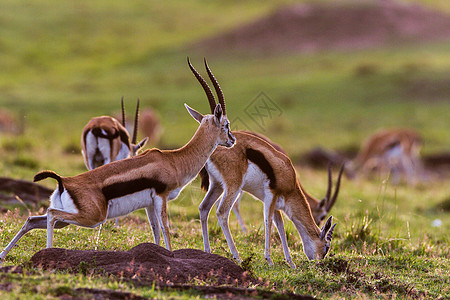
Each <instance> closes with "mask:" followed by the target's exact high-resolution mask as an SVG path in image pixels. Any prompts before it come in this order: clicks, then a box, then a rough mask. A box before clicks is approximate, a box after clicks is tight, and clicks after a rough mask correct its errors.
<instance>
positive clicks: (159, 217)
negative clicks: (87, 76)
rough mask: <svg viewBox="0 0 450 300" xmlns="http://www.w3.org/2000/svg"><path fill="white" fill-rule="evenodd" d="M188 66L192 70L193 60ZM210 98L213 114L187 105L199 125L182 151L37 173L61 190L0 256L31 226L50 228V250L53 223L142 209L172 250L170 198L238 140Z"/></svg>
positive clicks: (98, 219) (91, 223)
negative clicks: (70, 172)
mask: <svg viewBox="0 0 450 300" xmlns="http://www.w3.org/2000/svg"><path fill="white" fill-rule="evenodd" d="M188 64H189V67H190V68H191V69H192V70H194V69H193V67H192V66H191V64H190V62H189V59H188ZM195 73H196V72H195ZM195 73H194V74H195ZM207 96H208V101H209V104H210V107H211V110H212V111H213V112H214V114H212V115H202V114H201V113H199V112H197V111H196V110H194V109H192V108H190V107H189V106H187V105H185V106H186V108H187V110H188V112H189V113H190V114H191V116H192V117H193V118H194V119H195V120H197V121H198V122H199V123H200V126H199V127H198V129H197V131H196V132H195V134H194V136H193V137H192V138H191V140H190V141H189V142H188V143H187V144H186V145H184V146H183V147H182V148H180V149H176V150H159V149H152V150H146V151H145V152H143V153H142V154H139V155H137V156H135V157H132V158H128V159H123V160H119V161H115V162H112V163H109V164H106V165H104V166H101V167H99V168H96V169H93V170H91V171H88V172H86V173H82V174H80V175H77V176H74V177H61V176H59V175H57V174H56V173H54V172H52V171H42V172H39V173H38V174H36V175H35V177H34V181H40V180H42V179H45V178H48V177H50V178H53V179H56V180H57V182H58V188H57V189H56V190H55V191H54V192H53V194H52V195H51V196H50V207H49V208H48V209H47V214H46V215H44V216H36V217H34V216H33V217H29V218H28V219H27V221H26V223H25V225H24V226H23V227H22V229H21V230H20V231H19V233H17V235H16V236H15V237H14V238H13V240H12V241H11V242H10V243H9V244H8V246H7V247H6V248H5V249H4V250H3V251H2V252H1V253H0V260H1V259H3V258H4V257H5V256H6V255H7V253H8V252H9V251H10V250H11V248H12V247H14V245H15V244H16V243H17V241H18V240H19V239H20V238H21V237H22V236H23V235H24V234H25V233H26V232H27V231H29V230H31V229H34V228H47V248H49V247H52V245H53V229H54V228H55V227H56V228H61V227H64V226H66V225H68V224H74V225H78V226H83V227H90V228H93V227H96V226H98V225H99V224H102V223H104V222H105V221H106V220H107V219H110V218H115V217H118V216H123V215H126V214H129V213H131V212H133V211H135V210H137V209H139V208H145V209H146V211H147V215H148V218H149V221H150V223H151V225H152V226H158V223H159V226H161V228H162V232H163V237H164V242H165V244H166V248H167V249H169V250H171V244H170V236H169V222H168V216H167V201H168V199H174V198H176V197H177V196H178V194H179V193H180V192H181V190H182V189H183V188H184V187H185V186H186V185H187V184H188V183H189V182H191V181H192V180H193V179H194V178H195V177H196V176H197V174H198V172H200V170H201V169H202V168H203V166H204V165H205V163H206V161H207V160H208V158H209V156H210V155H211V154H212V153H213V152H214V150H215V149H216V148H217V146H218V145H222V146H225V147H232V146H233V145H234V144H235V141H236V140H235V138H234V136H233V135H232V134H231V132H230V129H229V128H230V127H229V121H228V119H227V117H226V115H225V114H223V113H222V106H221V105H220V104H217V105H216V103H215V99H214V96H213V95H212V94H211V93H210V94H207ZM223 105H224V103H223ZM159 226H158V227H159ZM153 229H154V228H153ZM158 231H159V228H158ZM154 232H155V231H154ZM155 240H159V236H158V237H156V236H155Z"/></svg>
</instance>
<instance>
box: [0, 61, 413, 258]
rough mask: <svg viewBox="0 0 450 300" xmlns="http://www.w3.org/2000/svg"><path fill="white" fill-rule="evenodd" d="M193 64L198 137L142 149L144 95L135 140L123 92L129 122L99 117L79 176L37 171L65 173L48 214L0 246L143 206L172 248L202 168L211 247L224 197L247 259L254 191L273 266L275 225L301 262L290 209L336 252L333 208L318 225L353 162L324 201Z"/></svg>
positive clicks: (310, 237) (319, 244)
mask: <svg viewBox="0 0 450 300" xmlns="http://www.w3.org/2000/svg"><path fill="white" fill-rule="evenodd" d="M188 65H189V68H190V69H191V71H192V72H193V74H194V75H195V77H196V78H197V80H198V81H199V83H200V84H201V86H202V88H203V89H204V91H205V93H206V96H207V99H208V102H209V105H210V109H211V114H207V115H202V114H201V113H199V112H197V111H196V110H194V109H192V108H190V107H189V106H188V105H186V104H185V106H186V108H187V110H188V112H189V114H190V115H191V116H192V117H193V118H194V119H195V120H196V121H197V122H198V123H199V124H200V125H199V127H198V129H197V131H196V132H195V134H194V136H193V137H192V138H191V140H190V141H189V142H188V143H187V144H186V145H184V146H183V147H181V148H179V149H176V150H159V149H151V150H146V151H144V152H143V153H141V154H137V152H138V150H139V149H140V148H142V147H143V146H144V145H145V143H146V142H147V139H144V140H143V141H141V142H140V143H138V144H136V137H137V128H138V110H139V100H138V104H137V108H136V116H135V125H134V133H133V138H132V139H131V140H130V137H129V134H128V131H127V130H126V128H125V112H124V107H123V99H122V123H120V122H119V121H117V120H116V119H114V118H112V117H105V116H103V117H97V118H93V119H92V120H91V121H90V122H89V123H88V124H87V125H86V127H85V128H84V130H83V134H82V153H83V156H84V159H85V163H86V167H87V168H88V169H89V171H88V172H86V173H82V174H80V175H77V176H74V177H62V176H59V175H58V174H56V173H54V172H52V171H42V172H39V173H38V174H36V175H35V177H34V181H40V180H42V179H45V178H49V177H50V178H53V179H55V180H56V181H57V183H58V187H57V188H56V190H55V191H54V192H53V194H52V195H51V197H50V206H49V208H48V209H47V213H46V214H45V215H43V216H31V217H29V218H28V219H27V221H26V222H25V224H24V225H23V227H22V228H21V230H20V231H19V232H18V233H17V234H16V236H15V237H14V238H13V239H12V240H11V242H10V243H9V244H8V245H7V247H6V248H5V249H4V250H3V251H2V252H1V253H0V261H1V260H3V259H4V258H5V256H6V255H7V254H8V252H9V251H10V250H11V249H12V248H13V247H14V246H15V245H16V244H17V242H18V241H19V239H20V238H21V237H22V236H23V235H24V234H26V233H27V232H28V231H30V230H32V229H37V228H40V229H47V248H49V247H52V245H53V231H54V228H58V229H59V228H63V227H65V226H67V225H69V224H74V225H78V226H83V227H90V228H93V227H96V226H98V225H100V224H103V223H104V222H105V221H106V220H108V219H111V218H116V217H119V216H124V215H127V214H129V213H131V212H133V211H135V210H137V209H140V208H145V210H146V213H147V217H148V220H149V223H150V226H151V228H152V231H153V235H154V240H155V243H156V244H160V231H161V230H162V235H163V238H164V242H165V245H166V248H167V249H169V250H171V243H170V236H169V221H168V215H167V202H168V201H170V200H173V199H175V198H177V196H178V195H179V193H180V192H181V190H182V189H183V188H184V187H186V186H187V185H188V184H189V183H190V182H191V181H192V180H193V179H194V178H195V177H196V176H197V175H198V174H200V177H201V181H202V188H204V189H205V190H207V193H206V195H205V197H204V199H203V201H202V202H201V204H200V207H199V211H200V219H201V226H202V234H203V242H204V249H205V251H206V252H211V248H210V244H209V236H208V225H207V221H208V216H209V212H210V210H211V208H212V206H213V205H214V204H215V203H216V202H217V200H219V203H218V205H217V217H218V220H219V224H220V226H221V228H222V230H223V232H224V235H225V238H226V241H227V243H228V246H229V248H230V251H231V253H232V255H233V257H234V258H235V259H236V260H237V261H240V257H239V253H238V251H237V249H236V246H235V244H234V241H233V238H232V236H231V233H230V229H229V225H228V220H229V215H230V211H231V209H233V210H234V212H235V214H236V216H237V218H238V220H239V223H240V225H241V227H242V228H243V230H244V231H245V230H246V227H245V224H244V222H243V220H242V217H241V215H240V211H239V202H240V199H241V196H242V193H243V192H244V191H245V192H247V193H249V194H251V195H253V196H254V197H255V198H257V199H259V200H261V201H262V202H263V206H264V208H263V212H264V227H265V258H266V260H267V262H268V263H269V264H272V260H271V255H270V240H271V238H270V235H271V231H272V223H274V224H275V226H276V228H277V231H278V233H279V236H280V240H281V242H282V247H283V251H284V255H285V259H286V261H287V262H288V264H289V265H290V266H291V267H295V265H294V263H293V261H292V258H291V255H290V253H289V248H288V245H287V240H286V233H285V230H284V224H283V218H282V215H281V211H284V213H285V214H286V215H287V217H288V218H289V219H290V220H291V221H292V222H293V224H294V226H295V227H296V228H297V230H298V232H299V234H300V236H301V239H302V244H303V249H304V252H305V254H306V256H307V257H308V259H310V260H314V259H322V258H324V257H325V256H326V254H327V253H328V251H329V249H330V244H331V238H332V233H333V230H334V227H335V226H336V224H334V225H332V216H330V217H329V218H328V219H327V221H326V222H325V225H323V227H322V228H319V227H318V225H319V224H320V222H321V221H322V220H323V219H324V218H325V216H326V215H327V214H328V212H329V210H330V209H331V207H332V206H333V204H334V203H335V201H336V198H337V196H338V192H339V186H340V180H341V175H342V172H343V171H344V166H342V167H341V169H340V171H339V175H338V179H337V185H336V189H335V192H334V193H333V196H331V189H332V176H331V168H330V167H329V168H328V188H327V192H326V195H325V197H324V198H323V199H322V200H318V199H316V198H314V197H312V196H311V195H309V194H308V193H307V192H306V191H305V190H304V189H303V187H302V186H301V184H300V182H299V180H298V179H297V176H296V172H295V169H294V167H293V165H292V162H291V160H290V159H289V158H288V157H287V155H286V153H285V151H284V150H283V149H282V148H281V147H280V146H279V145H277V144H275V143H273V142H271V141H270V140H269V139H267V138H266V137H264V136H262V135H259V134H257V133H253V132H248V131H236V132H232V131H231V130H230V122H229V121H228V118H227V115H226V108H225V99H224V95H223V92H222V90H221V88H220V86H219V84H218V82H217V80H216V78H215V77H214V75H213V74H212V72H211V70H210V69H209V67H208V65H207V63H206V60H205V67H206V71H207V74H208V76H209V78H210V80H211V82H212V84H213V86H214V88H215V91H216V94H217V97H218V100H219V104H216V100H215V97H214V95H213V93H212V91H211V89H210V87H209V86H208V84H207V83H206V81H205V80H204V79H203V78H202V76H201V75H200V74H199V73H198V72H197V71H196V70H195V69H194V67H193V66H192V65H191V63H190V61H189V59H188ZM396 147H397V144H395V145H393V146H391V148H393V149H396ZM414 147H415V146H414ZM414 147H411V148H414ZM401 148H402V149H406V148H407V146H406V142H405V144H401ZM394 152H395V151H394ZM397 152H398V151H397ZM391 156H392V154H391Z"/></svg>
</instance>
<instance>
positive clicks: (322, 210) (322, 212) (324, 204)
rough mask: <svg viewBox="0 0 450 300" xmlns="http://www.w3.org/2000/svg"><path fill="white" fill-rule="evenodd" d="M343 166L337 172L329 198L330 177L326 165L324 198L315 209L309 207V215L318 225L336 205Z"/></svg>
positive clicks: (329, 166) (329, 165)
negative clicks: (326, 177) (325, 191)
mask: <svg viewBox="0 0 450 300" xmlns="http://www.w3.org/2000/svg"><path fill="white" fill-rule="evenodd" d="M344 166H345V165H344V164H343V165H342V166H341V168H340V170H339V175H338V179H337V182H336V189H335V190H334V193H333V196H332V197H331V189H332V188H333V182H332V175H331V164H328V188H327V193H326V194H325V197H323V198H322V200H320V202H319V204H318V205H317V206H316V207H311V213H312V215H313V218H314V221H315V222H316V224H317V225H319V224H320V223H321V222H322V221H323V220H324V219H325V217H326V216H327V215H328V213H329V212H330V210H331V208H332V207H333V205H334V204H335V203H336V199H337V197H338V195H339V188H340V185H341V177H342V172H343V171H344Z"/></svg>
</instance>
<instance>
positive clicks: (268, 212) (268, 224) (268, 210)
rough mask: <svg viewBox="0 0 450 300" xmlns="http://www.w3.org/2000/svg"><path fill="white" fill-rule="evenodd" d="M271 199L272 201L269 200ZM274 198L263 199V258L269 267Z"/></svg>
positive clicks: (270, 262)
mask: <svg viewBox="0 0 450 300" xmlns="http://www.w3.org/2000/svg"><path fill="white" fill-rule="evenodd" d="M269 199H272V200H269ZM275 202H276V198H275V197H274V196H271V195H270V196H266V198H265V199H264V228H265V247H264V257H265V258H266V260H267V263H268V264H269V265H272V264H273V262H272V259H271V258H270V234H271V233H272V222H273V214H274V211H275Z"/></svg>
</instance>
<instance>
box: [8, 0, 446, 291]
mask: <svg viewBox="0 0 450 300" xmlns="http://www.w3.org/2000/svg"><path fill="white" fill-rule="evenodd" d="M289 2H290V1H283V2H282V3H289ZM421 2H422V3H425V4H426V5H428V6H431V7H436V8H439V9H443V10H445V11H448V10H449V7H448V4H447V2H443V1H425V0H424V1H421ZM277 5H279V2H277V1H264V2H263V3H260V2H256V1H233V2H225V1H217V2H211V3H210V2H205V1H194V0H189V1H184V2H183V3H179V2H175V1H166V2H164V3H156V2H148V1H138V0H134V1H128V2H126V3H125V2H124V3H111V2H110V1H95V2H92V1H91V2H89V1H78V2H76V3H70V4H67V3H66V4H64V5H63V4H61V3H59V2H58V3H56V2H54V1H50V0H40V1H34V2H33V3H32V4H30V3H28V2H24V1H3V2H2V4H0V24H1V26H0V69H1V70H2V72H0V106H1V107H2V108H4V109H7V110H8V111H10V112H11V113H12V114H13V115H14V116H15V117H16V118H17V119H21V118H23V119H24V124H25V125H24V128H25V131H24V134H23V135H20V136H15V135H8V134H2V135H0V158H1V159H0V174H1V175H2V176H9V177H14V178H22V179H27V180H31V178H32V177H33V175H34V174H35V173H36V172H37V171H39V170H42V169H51V170H54V171H56V172H58V173H59V174H61V175H65V176H69V175H75V174H78V173H81V172H84V171H85V167H84V164H83V161H82V158H81V155H80V153H79V149H80V148H79V147H80V146H79V139H80V135H81V130H82V128H83V126H84V125H85V124H86V123H87V121H88V120H89V119H90V118H91V117H93V116H97V115H102V114H112V113H114V112H117V111H118V110H119V99H120V97H121V96H125V100H126V105H127V108H128V110H129V111H132V110H133V105H134V101H135V99H136V98H137V97H140V98H141V101H142V102H141V103H142V106H143V107H146V106H150V107H153V108H155V109H156V110H157V111H158V113H159V115H160V116H161V121H162V126H163V128H164V134H163V137H162V141H161V145H160V146H161V148H166V147H171V146H179V145H182V144H184V143H186V142H187V141H188V139H189V138H190V137H191V136H192V134H193V133H194V131H195V129H196V126H197V125H196V122H195V121H193V120H192V119H191V118H190V117H189V116H188V114H187V113H186V111H185V110H184V108H183V105H182V104H183V103H184V102H186V103H188V104H189V105H191V106H192V107H194V108H196V109H198V110H200V111H202V112H205V113H206V112H207V104H206V102H205V99H204V98H205V97H204V95H203V93H202V91H201V89H200V87H199V86H198V84H197V83H196V81H195V79H193V76H192V75H191V73H190V72H189V70H188V68H187V66H186V61H185V60H186V56H187V55H189V56H190V57H191V60H192V62H193V64H194V65H195V66H196V67H197V68H198V69H199V70H201V71H202V66H201V59H202V57H203V56H204V55H205V53H195V52H194V51H191V50H188V48H186V45H187V44H189V43H192V42H194V41H196V40H198V39H201V38H203V37H206V36H209V35H212V34H214V33H216V32H220V31H224V30H227V29H228V28H231V27H233V26H235V24H237V23H242V22H246V21H247V20H248V19H251V18H257V17H259V16H261V15H263V14H264V13H266V12H267V11H269V10H270V9H272V8H274V7H276V6H277ZM238 12H239V13H238ZM449 50H450V49H449V45H448V44H445V43H437V44H431V45H406V46H398V47H392V48H381V49H372V50H364V51H348V52H339V53H333V52H328V53H317V54H308V55H298V54H297V55H284V56H273V57H251V56H237V57H234V56H229V57H227V56H221V57H217V56H213V55H208V53H206V55H207V56H208V58H209V63H210V65H211V67H212V69H213V71H214V72H215V74H216V75H217V77H218V78H219V81H220V83H221V85H222V88H223V90H224V92H225V95H226V99H227V111H228V115H229V118H230V120H231V122H232V124H231V125H232V127H233V124H235V123H237V122H233V121H236V120H238V118H239V120H242V121H243V122H244V124H245V125H246V128H247V129H251V130H255V131H259V132H262V133H264V134H266V135H267V136H269V137H270V138H271V139H272V140H274V141H275V142H277V143H279V144H281V145H282V146H283V147H284V148H285V149H286V150H287V152H288V153H289V154H290V155H291V156H293V157H295V156H298V155H300V154H301V153H303V152H304V151H307V150H310V149H311V148H312V147H314V146H322V147H325V148H330V149H339V148H346V147H349V146H355V145H356V146H357V145H359V144H360V143H361V141H362V140H363V139H364V138H366V137H367V136H368V135H369V134H371V133H373V131H375V130H377V129H379V128H381V127H394V126H395V127H397V126H399V127H412V128H416V129H417V130H419V131H420V132H421V133H422V135H423V136H424V139H425V146H424V149H423V153H425V154H430V153H434V152H441V151H445V150H448V145H449V144H450V135H449V134H448V130H449V126H448V121H447V119H448V92H445V91H448V88H447V90H446V89H445V86H446V84H448V80H449V76H450V74H449V72H448V70H449V67H450V59H449V58H448V52H449ZM202 73H203V72H202ZM430 83H431V86H432V88H427V87H428V86H430ZM417 86H419V87H422V88H418V89H417ZM442 91H443V92H442ZM261 92H263V93H264V94H265V95H266V96H268V97H269V98H270V99H271V100H272V101H273V102H274V103H275V104H276V105H277V107H278V108H279V109H280V111H281V113H279V114H277V115H274V116H273V117H272V118H269V119H266V120H264V121H265V123H264V125H263V126H261V123H260V122H258V120H257V121H256V122H255V121H254V120H253V119H252V118H251V117H250V116H249V115H248V114H247V113H246V109H247V108H248V106H249V105H250V104H251V103H252V101H253V100H254V99H255V98H256V97H257V96H258V95H259V94H260V93H261ZM180 124H182V126H180ZM237 125H238V124H237ZM237 125H235V126H236V127H237ZM241 125H242V124H241ZM297 171H298V177H299V178H300V180H301V182H302V185H303V186H304V187H305V188H306V189H307V190H308V191H309V192H310V193H311V194H313V195H315V196H317V197H320V196H321V195H323V194H324V193H325V186H326V174H325V172H324V171H318V170H311V169H308V168H305V167H303V166H298V168H297ZM384 179H385V178H381V179H374V180H372V181H356V182H349V181H347V180H344V181H343V184H342V189H341V194H340V197H339V200H338V203H337V205H336V207H335V208H333V211H332V214H333V216H334V217H335V218H336V220H337V222H338V227H337V228H336V232H335V236H334V238H333V244H332V249H331V250H330V252H331V256H330V257H329V258H327V259H326V260H324V261H321V262H309V261H307V259H306V256H305V255H304V253H303V251H302V245H301V240H300V237H299V235H298V233H297V232H296V230H295V228H294V227H293V225H292V224H291V223H290V222H286V231H287V234H288V241H289V246H290V249H291V252H292V255H293V258H294V262H295V263H296V264H297V266H298V268H297V269H295V270H293V269H290V268H288V266H287V265H286V263H284V260H283V254H282V249H281V247H280V242H279V238H278V237H276V236H275V234H274V235H273V242H272V245H273V246H272V251H273V252H272V253H273V254H272V256H273V261H274V266H272V267H270V266H268V265H267V264H266V263H265V260H264V256H263V248H264V240H263V227H262V226H263V224H262V222H261V219H262V205H261V204H260V203H259V202H256V201H255V200H253V199H251V198H250V197H249V196H244V197H245V198H244V199H243V201H242V209H241V210H242V212H243V216H244V218H245V220H246V223H247V224H248V225H249V233H248V234H243V233H242V232H241V231H240V230H239V226H238V223H237V221H236V219H235V218H234V216H231V221H230V223H231V230H232V234H233V237H234V239H235V241H236V245H237V248H238V250H239V251H240V254H241V256H242V258H244V259H245V261H246V264H245V267H246V268H248V269H251V270H252V272H253V273H254V274H255V276H256V277H261V278H265V279H266V280H268V281H269V283H268V285H267V287H266V288H268V289H274V290H278V291H283V290H286V291H294V292H296V293H300V294H311V295H314V296H317V297H319V298H325V299H327V298H331V299H333V298H334V299H339V298H405V297H410V298H415V297H419V298H420V297H424V298H430V299H436V298H439V297H449V294H450V291H449V289H448V286H449V277H450V276H449V275H450V269H449V267H448V266H449V258H450V247H449V246H448V244H449V240H448V236H449V233H450V232H449V228H450V220H449V218H448V212H445V211H444V210H443V209H436V207H438V206H439V205H440V204H441V203H444V201H445V200H446V199H448V191H447V189H446V188H445V187H446V186H447V185H448V180H446V181H443V182H431V183H427V184H426V185H423V186H419V187H416V188H410V187H407V186H402V185H400V186H397V187H395V186H392V185H390V184H389V183H388V182H387V181H384ZM44 183H45V184H46V185H47V186H49V187H54V182H52V181H50V180H49V181H47V182H44ZM199 186H200V184H199V182H198V180H196V181H194V183H193V184H191V185H190V186H189V187H188V188H186V189H185V190H184V191H183V193H182V194H181V195H180V197H179V198H178V199H177V200H175V201H173V202H171V203H170V204H169V213H170V222H171V233H172V234H171V237H172V242H173V248H174V249H180V248H187V247H190V248H196V249H202V247H203V243H202V237H201V228H200V224H199V217H198V204H199V202H200V201H201V199H202V197H203V196H204V193H203V192H201V191H200V188H199ZM8 208H9V209H10V210H9V211H8V212H6V213H2V214H1V218H0V244H1V245H6V244H7V243H8V242H9V240H10V239H11V238H12V236H13V235H14V234H15V233H16V232H17V231H18V230H19V229H20V227H21V226H22V224H23V222H24V221H25V219H26V217H27V216H28V215H29V214H30V213H31V214H33V215H34V214H42V213H44V212H45V210H44V209H43V208H42V207H26V208H25V207H23V206H22V205H20V206H18V207H15V206H14V205H9V206H8ZM436 219H439V220H441V221H442V225H441V226H440V227H433V225H432V222H433V221H434V220H436ZM209 222H210V223H209V226H210V241H211V245H213V252H214V253H217V254H221V255H224V256H228V257H229V251H228V246H227V244H226V242H225V239H224V236H223V234H222V231H221V229H220V227H218V225H217V219H216V217H215V214H214V213H212V214H211V217H210V221H209ZM97 234H98V231H97V230H89V229H83V228H77V227H73V226H69V227H67V228H65V229H62V230H59V231H57V232H56V234H55V246H56V247H64V248H69V249H93V248H95V247H97V248H98V249H99V250H127V249H130V248H132V247H133V246H136V245H138V244H139V243H143V242H149V241H152V236H151V233H150V228H149V226H148V224H147V222H146V218H145V214H144V213H143V212H142V211H139V212H136V213H134V214H132V215H131V216H129V217H127V218H124V219H123V221H121V226H120V227H119V228H115V227H113V225H112V223H107V225H106V226H104V229H103V230H102V231H101V234H100V239H98V240H97ZM44 245H45V232H44V231H35V232H30V233H29V234H28V235H27V236H25V237H24V238H23V239H22V240H21V241H20V242H19V244H18V246H17V247H16V248H15V249H14V250H12V251H11V252H10V255H9V256H8V257H7V259H6V262H5V265H23V266H25V269H26V272H25V274H24V275H20V274H0V276H1V277H2V280H1V282H2V283H1V284H0V294H1V295H2V296H5V297H8V298H29V297H34V298H47V297H58V296H60V295H61V294H67V293H68V294H70V293H71V289H72V288H99V289H112V290H122V291H128V292H132V293H134V294H136V295H141V296H145V297H154V298H163V297H173V298H190V297H199V295H197V294H192V293H185V292H174V291H168V292H167V291H166V292H164V291H159V290H157V289H155V288H154V287H152V286H147V287H142V286H134V285H133V284H130V283H126V282H123V281H121V280H120V279H116V278H105V277H99V276H93V275H86V276H85V275H83V274H77V275H69V274H65V273H60V272H43V271H41V270H37V269H33V268H31V267H30V266H29V265H28V261H29V259H30V257H31V256H32V255H33V254H34V253H35V252H36V251H39V250H40V249H42V248H43V247H44ZM6 283H8V284H10V285H8V286H6V285H3V284H6Z"/></svg>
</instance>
